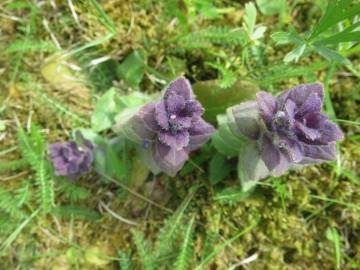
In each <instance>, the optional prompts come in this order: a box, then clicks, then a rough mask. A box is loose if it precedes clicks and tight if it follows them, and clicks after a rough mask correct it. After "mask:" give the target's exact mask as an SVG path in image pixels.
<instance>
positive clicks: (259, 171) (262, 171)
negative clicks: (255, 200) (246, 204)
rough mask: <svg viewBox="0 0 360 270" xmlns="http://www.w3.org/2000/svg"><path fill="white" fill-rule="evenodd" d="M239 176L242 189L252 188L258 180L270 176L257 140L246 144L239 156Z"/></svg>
mask: <svg viewBox="0 0 360 270" xmlns="http://www.w3.org/2000/svg"><path fill="white" fill-rule="evenodd" d="M237 169H238V177H239V180H240V182H241V187H242V190H243V191H245V192H247V191H249V190H251V189H252V188H253V187H254V186H255V185H256V184H257V182H258V181H259V180H260V179H262V178H264V177H266V176H268V174H269V170H268V169H267V167H266V166H265V163H264V162H263V161H262V159H261V155H260V150H259V148H258V145H257V142H250V141H249V142H248V143H247V144H244V145H243V147H242V149H241V150H240V153H239V158H238V167H237Z"/></svg>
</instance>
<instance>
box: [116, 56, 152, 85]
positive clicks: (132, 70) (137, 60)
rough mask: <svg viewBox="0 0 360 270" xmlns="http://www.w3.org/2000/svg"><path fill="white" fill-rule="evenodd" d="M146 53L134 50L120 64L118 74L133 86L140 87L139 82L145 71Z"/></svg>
mask: <svg viewBox="0 0 360 270" xmlns="http://www.w3.org/2000/svg"><path fill="white" fill-rule="evenodd" d="M145 58H146V56H145V53H144V52H142V51H140V50H136V51H133V52H132V53H131V54H130V55H128V56H127V57H126V59H125V60H124V61H123V62H122V63H121V64H120V65H119V66H118V68H117V70H116V72H117V74H118V76H119V77H120V78H121V79H122V80H124V82H125V83H126V84H127V85H128V86H129V87H131V88H134V89H137V88H139V84H140V82H141V80H142V78H143V76H144V71H145Z"/></svg>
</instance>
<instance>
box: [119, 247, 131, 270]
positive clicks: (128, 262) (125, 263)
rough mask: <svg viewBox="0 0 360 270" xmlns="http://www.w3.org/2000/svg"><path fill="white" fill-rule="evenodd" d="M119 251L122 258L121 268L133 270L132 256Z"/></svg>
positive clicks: (122, 269)
mask: <svg viewBox="0 0 360 270" xmlns="http://www.w3.org/2000/svg"><path fill="white" fill-rule="evenodd" d="M118 253H119V259H120V269H121V270H132V269H133V266H132V263H131V259H130V257H129V256H128V255H127V254H126V253H124V252H122V251H119V252H118Z"/></svg>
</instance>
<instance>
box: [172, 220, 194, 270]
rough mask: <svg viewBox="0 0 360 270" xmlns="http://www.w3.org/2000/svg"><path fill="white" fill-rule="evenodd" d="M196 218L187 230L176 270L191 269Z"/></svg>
mask: <svg viewBox="0 0 360 270" xmlns="http://www.w3.org/2000/svg"><path fill="white" fill-rule="evenodd" d="M194 221H195V217H192V219H191V220H190V222H189V225H188V226H187V228H186V232H185V235H184V240H183V243H182V245H181V249H180V253H179V255H178V257H177V259H176V262H175V269H176V270H188V269H190V268H189V266H190V263H191V259H192V253H193V225H194Z"/></svg>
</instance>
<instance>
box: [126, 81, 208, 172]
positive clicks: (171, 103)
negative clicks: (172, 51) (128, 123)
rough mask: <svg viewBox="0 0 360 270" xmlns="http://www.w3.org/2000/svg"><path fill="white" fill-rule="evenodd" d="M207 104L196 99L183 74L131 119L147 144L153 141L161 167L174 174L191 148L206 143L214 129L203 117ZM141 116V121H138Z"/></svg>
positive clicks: (153, 154)
mask: <svg viewBox="0 0 360 270" xmlns="http://www.w3.org/2000/svg"><path fill="white" fill-rule="evenodd" d="M203 113H204V108H203V107H202V106H201V104H200V103H199V102H198V101H197V100H196V99H195V97H194V94H193V91H192V89H191V85H190V83H189V81H188V80H187V79H186V78H184V77H180V78H178V79H176V80H175V81H173V82H171V83H170V84H169V86H168V88H167V89H166V91H165V93H164V96H163V98H162V99H161V100H160V101H159V102H157V103H148V104H146V105H145V106H143V107H142V108H141V109H140V111H139V113H138V114H137V115H136V117H134V118H133V120H132V125H133V126H134V127H136V128H135V130H134V131H135V132H136V133H137V134H138V135H139V136H140V137H141V138H142V140H143V145H144V147H146V148H147V147H148V146H149V144H148V142H152V143H153V144H152V146H153V147H151V148H149V149H150V150H151V151H153V153H152V154H151V155H152V157H153V160H154V161H155V163H156V165H157V166H158V167H159V168H160V169H161V171H163V172H165V173H167V174H169V175H171V176H174V175H175V174H176V173H177V172H178V171H179V170H180V169H181V167H182V166H183V165H184V163H185V161H186V160H187V159H188V154H189V152H190V151H193V150H196V149H198V148H199V147H200V146H201V145H203V144H204V143H205V142H206V141H207V140H208V139H209V138H210V136H211V134H212V133H213V132H214V131H215V129H214V127H213V126H212V125H210V124H209V123H207V122H205V120H204V119H202V117H201V116H202V114H203ZM139 118H140V119H141V120H142V124H140V125H139V124H138V120H139Z"/></svg>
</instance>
